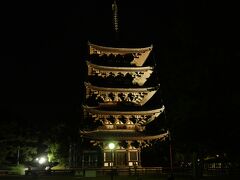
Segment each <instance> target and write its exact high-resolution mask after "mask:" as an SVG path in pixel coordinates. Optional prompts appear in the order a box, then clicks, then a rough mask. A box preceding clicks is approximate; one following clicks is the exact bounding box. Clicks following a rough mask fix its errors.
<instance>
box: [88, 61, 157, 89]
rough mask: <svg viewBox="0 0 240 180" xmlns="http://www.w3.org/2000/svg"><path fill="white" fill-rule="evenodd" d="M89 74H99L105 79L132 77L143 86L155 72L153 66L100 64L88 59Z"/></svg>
mask: <svg viewBox="0 0 240 180" xmlns="http://www.w3.org/2000/svg"><path fill="white" fill-rule="evenodd" d="M87 66H88V76H97V77H101V78H104V79H107V78H113V80H114V78H117V77H121V78H126V77H130V78H131V79H132V84H133V85H135V84H137V85H139V86H143V85H144V83H145V82H146V81H147V79H148V78H149V77H150V76H151V74H152V73H153V67H150V66H147V67H109V66H100V65H96V64H93V63H90V62H89V61H87Z"/></svg>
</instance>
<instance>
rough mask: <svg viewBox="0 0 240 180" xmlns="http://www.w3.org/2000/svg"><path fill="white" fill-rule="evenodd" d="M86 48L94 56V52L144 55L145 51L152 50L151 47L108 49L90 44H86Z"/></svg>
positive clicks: (107, 47)
mask: <svg viewBox="0 0 240 180" xmlns="http://www.w3.org/2000/svg"><path fill="white" fill-rule="evenodd" d="M88 46H89V48H90V54H94V53H95V51H99V52H102V53H111V54H128V53H144V52H146V51H149V52H150V51H151V50H152V48H153V45H151V46H148V47H144V48H124V47H109V46H100V45H96V44H92V43H90V42H88Z"/></svg>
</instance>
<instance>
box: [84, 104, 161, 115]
mask: <svg viewBox="0 0 240 180" xmlns="http://www.w3.org/2000/svg"><path fill="white" fill-rule="evenodd" d="M83 108H84V109H85V110H86V111H88V112H90V113H94V114H107V115H133V114H134V115H136V114H137V115H149V114H154V113H159V112H163V111H164V109H165V107H164V105H163V106H162V107H161V108H152V109H150V108H148V109H147V108H145V107H142V106H133V107H126V106H121V107H116V106H100V107H90V106H85V105H84V106H83Z"/></svg>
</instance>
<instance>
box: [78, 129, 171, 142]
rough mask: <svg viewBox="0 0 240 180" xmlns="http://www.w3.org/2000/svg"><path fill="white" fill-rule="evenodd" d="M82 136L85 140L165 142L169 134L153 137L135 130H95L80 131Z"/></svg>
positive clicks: (154, 135)
mask: <svg viewBox="0 0 240 180" xmlns="http://www.w3.org/2000/svg"><path fill="white" fill-rule="evenodd" d="M80 135H81V136H82V137H84V138H89V139H94V140H115V141H118V140H119V141H121V140H125V141H128V140H129V141H134V140H157V139H158V140H164V139H165V138H166V137H168V132H165V133H161V134H153V135H152V134H147V133H144V132H139V131H135V130H94V131H80Z"/></svg>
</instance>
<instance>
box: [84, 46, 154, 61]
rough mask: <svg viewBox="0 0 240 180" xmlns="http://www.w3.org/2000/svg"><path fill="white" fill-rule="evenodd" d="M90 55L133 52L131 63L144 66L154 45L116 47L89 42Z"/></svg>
mask: <svg viewBox="0 0 240 180" xmlns="http://www.w3.org/2000/svg"><path fill="white" fill-rule="evenodd" d="M88 45H89V51H90V55H92V54H98V55H99V56H102V55H107V56H109V55H114V56H117V55H126V54H132V55H133V60H132V61H131V62H130V64H131V65H135V66H142V65H143V64H144V63H145V61H146V59H147V58H148V56H149V54H150V52H151V51H152V48H153V46H152V45H151V46H150V47H145V48H115V47H105V46H99V45H95V44H91V43H88Z"/></svg>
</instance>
